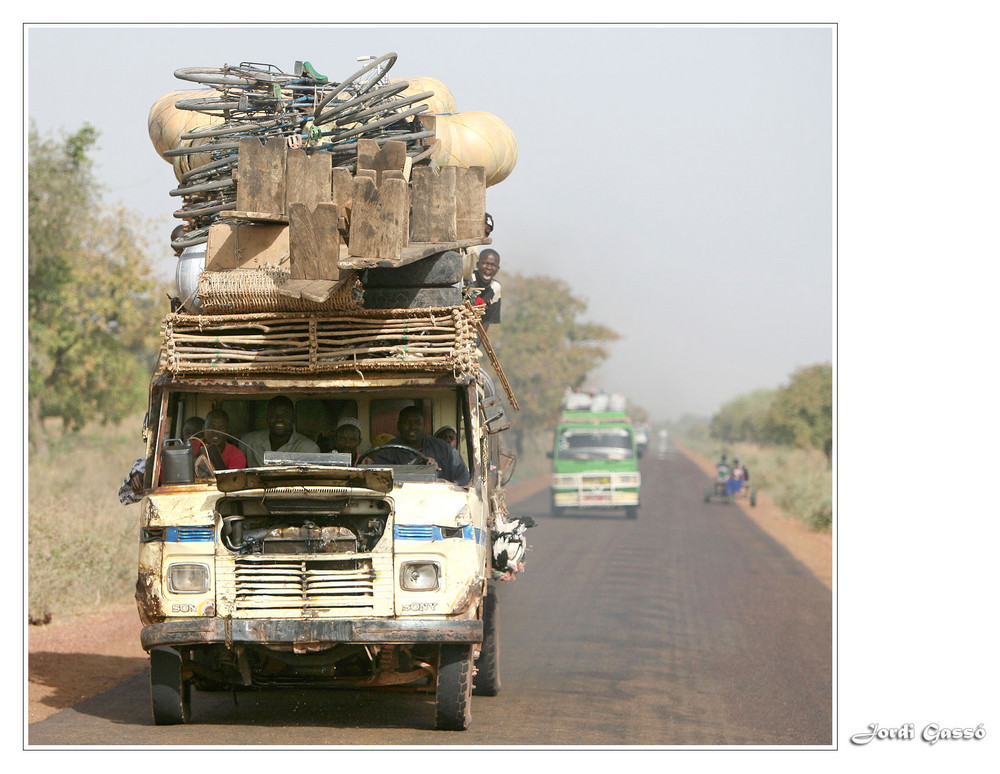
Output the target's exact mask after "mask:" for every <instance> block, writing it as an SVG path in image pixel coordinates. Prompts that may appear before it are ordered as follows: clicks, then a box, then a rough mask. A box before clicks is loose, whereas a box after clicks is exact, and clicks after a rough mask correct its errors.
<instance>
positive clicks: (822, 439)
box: [768, 363, 833, 461]
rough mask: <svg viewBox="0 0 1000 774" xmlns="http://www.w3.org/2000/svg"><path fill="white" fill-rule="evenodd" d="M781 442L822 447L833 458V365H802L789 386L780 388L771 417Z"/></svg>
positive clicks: (774, 436) (771, 431) (778, 441)
mask: <svg viewBox="0 0 1000 774" xmlns="http://www.w3.org/2000/svg"><path fill="white" fill-rule="evenodd" d="M768 426H769V428H770V434H771V437H772V438H774V440H775V441H776V442H777V443H784V444H788V445H791V446H797V447H799V448H802V449H819V450H821V451H822V452H823V453H824V454H825V455H826V458H827V461H830V459H831V457H832V454H833V366H832V365H831V364H830V363H821V364H818V365H813V366H808V367H806V368H800V369H798V370H797V371H795V373H793V374H792V377H791V381H790V382H789V383H788V385H787V386H785V387H782V388H781V389H780V390H778V393H777V395H776V396H775V400H774V405H773V406H772V407H771V412H770V415H769V417H768Z"/></svg>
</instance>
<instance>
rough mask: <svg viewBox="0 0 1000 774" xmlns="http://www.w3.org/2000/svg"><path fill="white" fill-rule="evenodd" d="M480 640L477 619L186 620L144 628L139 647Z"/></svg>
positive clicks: (166, 622)
mask: <svg viewBox="0 0 1000 774" xmlns="http://www.w3.org/2000/svg"><path fill="white" fill-rule="evenodd" d="M482 641H483V622H482V621H481V620H477V619H448V620H436V619H417V620H405V619H404V620H399V619H382V618H332V619H311V620H294V619H270V618H243V619H232V618H186V619H181V620H174V621H164V622H163V623H154V624H149V625H147V626H144V627H143V629H142V647H143V648H144V649H145V650H147V651H148V650H151V649H153V648H157V647H160V646H164V645H169V646H173V647H178V646H187V645H206V644H223V645H233V644H254V645H273V646H280V645H296V644H298V645H305V644H310V643H325V644H335V643H365V644H393V645H395V644H415V643H438V644H445V643H476V642H482Z"/></svg>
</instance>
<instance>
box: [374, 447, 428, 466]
mask: <svg viewBox="0 0 1000 774" xmlns="http://www.w3.org/2000/svg"><path fill="white" fill-rule="evenodd" d="M383 449H402V450H403V451H406V452H409V453H410V454H412V455H413V463H411V464H417V465H429V464H430V461H431V458H430V457H428V456H427V455H426V454H424V453H423V452H420V451H417V450H416V449H412V448H410V447H409V446H403V444H401V443H384V444H382V445H381V446H376V447H374V448H372V449H369V450H368V451H366V452H365V453H364V454H362V455H360V456H359V457H358V459H359V460H366V459H368V458H369V457H371V456H372V455H373V454H374V453H376V452H380V451H382V450H383ZM373 463H374V461H373ZM374 464H383V465H391V464H392V463H391V462H385V463H374ZM398 464H402V463H398Z"/></svg>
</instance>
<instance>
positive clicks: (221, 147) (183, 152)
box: [163, 142, 240, 158]
mask: <svg viewBox="0 0 1000 774" xmlns="http://www.w3.org/2000/svg"><path fill="white" fill-rule="evenodd" d="M239 147H240V144H239V143H238V142H206V143H204V144H202V145H189V146H186V147H184V148H169V149H167V150H165V151H163V156H164V157H166V158H173V157H174V156H190V155H192V154H196V153H208V154H211V153H219V152H221V151H227V150H239Z"/></svg>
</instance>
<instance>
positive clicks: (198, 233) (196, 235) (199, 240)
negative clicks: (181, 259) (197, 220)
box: [170, 226, 208, 250]
mask: <svg viewBox="0 0 1000 774" xmlns="http://www.w3.org/2000/svg"><path fill="white" fill-rule="evenodd" d="M207 241H208V226H205V227H204V228H198V229H195V230H194V231H188V232H187V233H186V234H184V236H182V237H179V238H177V239H174V240H173V241H171V243H170V246H171V247H172V248H174V249H175V250H183V249H184V248H185V247H194V246H195V245H200V244H203V243H205V242H207Z"/></svg>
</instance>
